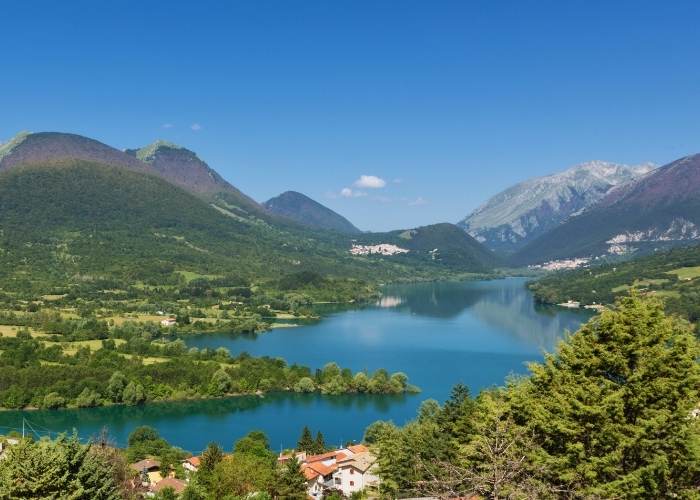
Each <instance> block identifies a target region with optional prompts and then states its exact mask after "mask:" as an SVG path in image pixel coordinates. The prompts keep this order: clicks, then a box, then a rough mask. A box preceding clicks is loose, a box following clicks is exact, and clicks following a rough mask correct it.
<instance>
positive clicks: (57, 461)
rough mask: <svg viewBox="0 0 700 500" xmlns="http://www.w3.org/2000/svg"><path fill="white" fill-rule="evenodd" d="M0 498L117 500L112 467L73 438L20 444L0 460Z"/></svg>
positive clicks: (63, 437) (117, 491)
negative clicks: (89, 499)
mask: <svg viewBox="0 0 700 500" xmlns="http://www.w3.org/2000/svg"><path fill="white" fill-rule="evenodd" d="M0 498H91V499H92V498H94V499H97V500H102V499H104V500H113V499H114V500H117V499H119V498H120V494H119V490H118V488H117V485H116V483H115V480H114V470H113V468H112V466H111V465H110V464H109V463H107V462H106V461H105V460H103V458H102V457H101V456H100V455H98V454H96V453H92V452H91V448H90V446H84V445H81V444H80V442H79V441H78V438H77V436H75V435H73V436H72V437H71V438H67V437H65V436H61V437H59V438H58V439H57V440H55V441H40V442H32V441H30V440H28V439H26V440H22V441H21V442H20V444H18V445H16V446H13V447H11V448H10V449H9V450H8V452H7V456H6V457H5V458H4V459H3V460H0Z"/></svg>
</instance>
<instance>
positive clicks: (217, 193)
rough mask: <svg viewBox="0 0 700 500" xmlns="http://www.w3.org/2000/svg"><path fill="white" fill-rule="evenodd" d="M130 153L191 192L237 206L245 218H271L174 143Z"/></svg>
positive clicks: (253, 201)
mask: <svg viewBox="0 0 700 500" xmlns="http://www.w3.org/2000/svg"><path fill="white" fill-rule="evenodd" d="M126 153H127V154H128V155H131V156H133V157H134V158H137V159H138V160H140V161H141V162H143V163H146V164H147V165H149V166H150V167H152V169H153V171H154V173H156V174H157V175H159V176H161V177H163V178H164V179H166V180H167V181H169V182H171V183H173V184H175V185H177V186H180V187H182V188H184V189H186V190H187V191H190V192H192V193H195V194H198V195H202V196H204V197H206V198H208V199H210V200H214V201H217V200H219V199H221V200H222V203H227V204H229V205H233V206H234V207H236V208H235V210H236V211H237V212H239V214H240V215H241V216H255V217H263V218H265V217H266V215H267V214H265V210H264V209H263V207H262V206H261V205H260V204H258V203H257V202H256V201H255V200H253V199H252V198H250V197H249V196H247V195H245V194H244V193H242V192H241V191H240V190H239V189H238V188H236V187H235V186H233V185H231V184H230V183H229V182H227V181H226V180H225V179H224V178H223V177H221V175H219V173H218V172H216V171H215V170H214V169H212V168H211V167H210V166H209V165H207V163H206V162H204V161H203V160H201V159H200V158H199V157H198V156H197V154H196V153H195V152H194V151H190V150H189V149H186V148H183V147H182V146H178V145H177V144H173V143H170V142H166V141H156V142H154V143H152V144H149V145H148V146H145V147H143V148H140V149H127V150H126Z"/></svg>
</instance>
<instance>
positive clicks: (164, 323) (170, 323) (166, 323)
mask: <svg viewBox="0 0 700 500" xmlns="http://www.w3.org/2000/svg"><path fill="white" fill-rule="evenodd" d="M176 324H177V320H176V319H175V318H165V319H161V320H160V326H165V327H171V326H175V325H176Z"/></svg>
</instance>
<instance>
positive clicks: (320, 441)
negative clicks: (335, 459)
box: [314, 431, 326, 455]
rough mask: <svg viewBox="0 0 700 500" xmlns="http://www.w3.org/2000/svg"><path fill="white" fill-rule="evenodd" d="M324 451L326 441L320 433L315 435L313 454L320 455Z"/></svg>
mask: <svg viewBox="0 0 700 500" xmlns="http://www.w3.org/2000/svg"><path fill="white" fill-rule="evenodd" d="M325 451H326V440H325V439H324V438H323V434H322V433H321V431H318V432H317V433H316V439H315V440H314V453H315V454H319V455H320V454H321V453H325Z"/></svg>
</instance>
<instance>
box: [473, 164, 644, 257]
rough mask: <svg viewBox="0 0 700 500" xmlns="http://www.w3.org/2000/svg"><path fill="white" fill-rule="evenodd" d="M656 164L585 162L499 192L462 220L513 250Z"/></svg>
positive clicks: (485, 239) (497, 246) (494, 245)
mask: <svg viewBox="0 0 700 500" xmlns="http://www.w3.org/2000/svg"><path fill="white" fill-rule="evenodd" d="M652 169H653V165H651V164H644V165H636V166H629V165H621V164H617V163H608V162H603V161H592V162H588V163H582V164H580V165H576V166H574V167H572V168H569V169H567V170H565V171H563V172H560V173H557V174H553V175H548V176H546V177H539V178H535V179H529V180H526V181H524V182H521V183H519V184H516V185H514V186H512V187H510V188H508V189H506V190H505V191H502V192H500V193H498V194H497V195H495V196H493V197H492V198H490V199H489V200H488V201H487V202H486V203H485V204H484V205H482V206H481V207H479V208H477V209H476V210H475V211H474V212H472V213H471V214H470V215H469V216H467V217H466V218H465V219H463V220H462V221H461V222H460V223H459V226H460V227H462V228H463V229H465V230H466V231H467V232H468V233H469V234H470V235H472V236H473V237H474V238H476V239H477V240H478V241H480V242H482V243H483V244H485V245H486V246H487V247H489V248H491V249H492V250H496V251H501V252H504V253H513V252H515V251H517V250H519V249H520V248H522V247H523V246H525V245H527V244H528V243H529V242H530V241H532V240H534V239H535V238H537V237H539V236H541V235H542V234H545V233H546V232H548V231H550V230H551V229H553V228H555V227H557V226H558V225H559V224H561V223H562V221H564V220H566V219H567V218H568V217H570V216H572V215H575V214H577V213H579V212H581V211H583V210H585V209H587V208H589V207H591V206H593V205H595V204H596V203H597V202H599V201H600V200H601V199H602V198H604V197H605V196H606V195H607V194H608V193H609V192H610V191H611V190H612V189H614V188H616V187H617V186H621V185H624V184H626V183H628V182H630V181H633V180H635V179H638V178H640V177H642V176H644V175H645V174H647V173H649V172H650V171H651V170H652Z"/></svg>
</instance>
